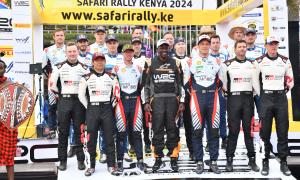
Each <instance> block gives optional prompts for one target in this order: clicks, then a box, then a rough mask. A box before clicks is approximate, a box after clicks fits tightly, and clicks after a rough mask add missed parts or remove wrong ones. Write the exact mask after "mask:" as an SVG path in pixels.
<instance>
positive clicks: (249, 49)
mask: <svg viewBox="0 0 300 180" xmlns="http://www.w3.org/2000/svg"><path fill="white" fill-rule="evenodd" d="M255 48H256V46H255V45H254V47H252V48H247V50H248V51H253V50H255Z"/></svg>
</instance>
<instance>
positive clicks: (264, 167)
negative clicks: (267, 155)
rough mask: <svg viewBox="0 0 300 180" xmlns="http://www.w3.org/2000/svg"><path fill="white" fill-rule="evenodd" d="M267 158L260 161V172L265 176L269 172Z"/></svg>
mask: <svg viewBox="0 0 300 180" xmlns="http://www.w3.org/2000/svg"><path fill="white" fill-rule="evenodd" d="M269 170H270V168H269V160H268V159H263V161H262V170H261V174H262V175H263V176H267V175H268V174H269Z"/></svg>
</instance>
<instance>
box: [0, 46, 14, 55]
mask: <svg viewBox="0 0 300 180" xmlns="http://www.w3.org/2000/svg"><path fill="white" fill-rule="evenodd" d="M0 52H4V53H5V55H4V57H5V58H12V57H13V48H12V47H9V46H0Z"/></svg>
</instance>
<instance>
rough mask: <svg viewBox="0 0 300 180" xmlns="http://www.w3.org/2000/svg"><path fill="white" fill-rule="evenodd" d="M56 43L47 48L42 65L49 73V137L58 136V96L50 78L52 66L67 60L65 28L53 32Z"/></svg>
mask: <svg viewBox="0 0 300 180" xmlns="http://www.w3.org/2000/svg"><path fill="white" fill-rule="evenodd" d="M53 39H54V45H52V46H50V47H48V48H45V50H44V55H43V61H42V67H43V68H44V69H45V70H46V71H47V74H48V97H49V108H48V126H49V130H50V133H49V135H48V136H47V138H48V139H54V138H55V137H56V134H55V131H56V128H57V127H56V126H57V98H58V97H57V96H55V94H54V93H53V92H52V91H51V90H50V88H49V87H50V84H49V80H50V78H51V73H52V68H53V67H54V66H55V65H56V64H58V63H61V62H63V61H65V60H66V46H65V44H64V42H65V31H64V30H63V29H56V30H55V31H54V32H53Z"/></svg>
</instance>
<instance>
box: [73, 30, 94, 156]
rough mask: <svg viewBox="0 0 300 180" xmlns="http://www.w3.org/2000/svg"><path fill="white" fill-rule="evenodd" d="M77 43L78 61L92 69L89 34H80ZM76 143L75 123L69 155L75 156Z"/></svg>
mask: <svg viewBox="0 0 300 180" xmlns="http://www.w3.org/2000/svg"><path fill="white" fill-rule="evenodd" d="M76 42H77V43H76V45H77V48H78V50H79V55H78V57H77V58H78V61H79V62H81V63H82V64H85V65H86V66H88V68H89V69H90V68H91V67H92V58H93V55H92V54H91V53H90V52H87V49H88V45H89V44H88V39H87V36H86V35H84V34H78V35H77V37H76ZM74 144H75V136H74V130H73V125H71V128H70V150H69V152H68V157H73V156H74V155H75V151H74V148H73V147H74Z"/></svg>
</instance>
